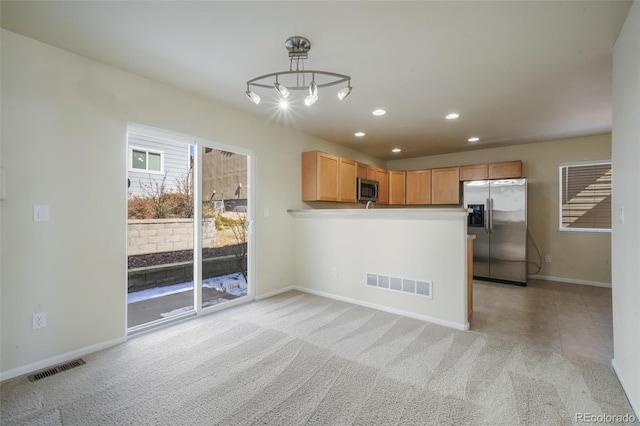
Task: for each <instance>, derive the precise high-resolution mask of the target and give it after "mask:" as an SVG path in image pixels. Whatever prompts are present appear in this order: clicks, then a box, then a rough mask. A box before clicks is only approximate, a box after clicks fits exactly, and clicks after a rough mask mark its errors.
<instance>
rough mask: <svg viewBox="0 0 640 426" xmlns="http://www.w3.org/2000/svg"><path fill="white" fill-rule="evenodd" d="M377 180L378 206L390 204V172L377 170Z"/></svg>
mask: <svg viewBox="0 0 640 426" xmlns="http://www.w3.org/2000/svg"><path fill="white" fill-rule="evenodd" d="M376 180H377V181H378V204H389V172H388V171H386V170H385V169H381V168H379V167H378V168H376Z"/></svg>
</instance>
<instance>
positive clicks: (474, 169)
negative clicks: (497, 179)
mask: <svg viewBox="0 0 640 426" xmlns="http://www.w3.org/2000/svg"><path fill="white" fill-rule="evenodd" d="M484 179H489V165H488V164H474V165H472V166H461V167H460V180H461V181H467V180H484Z"/></svg>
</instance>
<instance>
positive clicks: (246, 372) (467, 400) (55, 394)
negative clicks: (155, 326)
mask: <svg viewBox="0 0 640 426" xmlns="http://www.w3.org/2000/svg"><path fill="white" fill-rule="evenodd" d="M84 359H85V360H86V361H87V364H86V365H83V366H80V367H77V368H74V369H72V370H69V371H66V372H64V373H60V374H57V375H55V376H52V377H48V378H45V379H43V380H40V381H38V382H35V383H30V382H28V381H27V380H26V378H18V379H14V380H11V381H7V382H5V383H3V384H2V385H1V386H0V391H1V403H2V405H1V407H0V408H1V410H2V414H1V418H0V419H1V422H0V423H2V425H27V424H28V425H213V424H220V425H240V424H249V425H253V424H267V425H298V424H310V425H350V424H356V425H428V424H438V425H440V424H451V425H463V424H469V425H517V424H523V425H559V424H574V423H576V414H577V413H590V414H592V415H624V414H627V413H628V414H630V415H632V414H633V412H632V410H631V407H630V406H629V404H628V402H627V401H626V399H625V396H624V393H623V391H622V388H621V387H620V384H619V383H618V381H617V379H616V377H615V376H614V374H613V373H612V371H611V370H610V368H609V367H608V366H606V365H603V364H598V363H594V362H589V361H583V360H579V359H566V358H563V357H562V356H561V355H559V354H558V353H555V352H551V351H541V350H534V349H532V348H530V347H527V346H525V345H513V343H510V342H508V341H505V340H501V339H498V338H492V337H487V336H483V335H481V334H477V333H472V332H462V331H456V330H451V329H448V328H444V327H441V326H437V325H433V324H428V323H424V322H421V321H418V320H413V319H409V318H404V317H401V316H398V315H392V314H388V313H384V312H380V311H376V310H373V309H368V308H363V307H359V306H354V305H351V304H348V303H343V302H337V301H334V300H329V299H325V298H322V297H317V296H312V295H308V294H304V293H299V292H289V293H286V294H283V295H280V296H276V297H272V298H270V299H266V300H262V301H259V302H254V303H249V304H245V305H241V306H238V307H235V308H231V309H227V310H225V311H222V312H219V313H216V314H212V315H208V316H205V317H203V318H198V319H195V320H192V321H188V322H185V323H180V324H176V325H174V326H171V327H169V328H165V329H162V330H157V331H154V332H151V333H147V334H144V335H141V336H138V337H135V338H132V339H130V340H129V341H128V342H127V343H125V344H122V345H120V346H117V347H114V348H111V349H108V350H104V351H101V352H98V353H95V354H92V355H89V356H86V357H84Z"/></svg>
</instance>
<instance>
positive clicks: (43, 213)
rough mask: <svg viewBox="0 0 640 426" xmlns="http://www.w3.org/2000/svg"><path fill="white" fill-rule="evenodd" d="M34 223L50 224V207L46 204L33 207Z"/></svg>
mask: <svg viewBox="0 0 640 426" xmlns="http://www.w3.org/2000/svg"><path fill="white" fill-rule="evenodd" d="M33 221H34V222H49V206H47V205H46V204H35V205H34V206H33Z"/></svg>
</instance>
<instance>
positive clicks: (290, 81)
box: [245, 36, 353, 106]
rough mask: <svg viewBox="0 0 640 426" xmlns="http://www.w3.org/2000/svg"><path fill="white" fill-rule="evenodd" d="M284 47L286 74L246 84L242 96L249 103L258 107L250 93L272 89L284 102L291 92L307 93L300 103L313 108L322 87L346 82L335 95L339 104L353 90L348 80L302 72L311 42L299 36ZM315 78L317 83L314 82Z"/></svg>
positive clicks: (268, 75) (314, 72)
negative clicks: (247, 99) (259, 89)
mask: <svg viewBox="0 0 640 426" xmlns="http://www.w3.org/2000/svg"><path fill="white" fill-rule="evenodd" d="M284 46H285V47H286V48H287V50H288V51H289V71H279V72H273V73H271V74H265V75H261V76H260V77H256V78H253V79H251V80H249V81H247V91H246V92H245V93H246V95H247V97H248V98H249V100H250V101H251V102H253V103H254V104H258V103H260V96H259V95H258V94H257V93H255V92H254V91H253V90H252V89H255V88H257V87H261V88H267V89H271V88H274V87H275V89H276V91H277V92H278V93H279V94H280V96H281V98H283V99H287V98H288V97H289V95H290V94H291V91H292V90H308V91H309V95H308V96H306V97H305V99H304V103H305V105H307V106H311V105H313V104H314V103H315V102H316V101H317V100H318V89H322V88H324V87H330V86H335V85H337V84H341V83H345V82H346V83H347V86H346V87H343V88H342V89H340V90H339V91H338V99H340V100H343V99H344V98H346V97H347V96H349V93H351V90H352V89H353V88H352V87H351V77H350V76H348V75H344V74H338V73H335V72H329V71H317V70H309V71H307V70H305V69H304V60H305V59H307V57H308V55H307V54H308V52H309V50H310V49H311V42H310V41H309V40H308V39H306V38H304V37H300V36H294V37H289V38H288V39H287V41H286V42H285V43H284ZM317 77H320V79H318V80H316V78H317ZM274 79H275V81H274ZM279 80H281V81H279Z"/></svg>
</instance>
